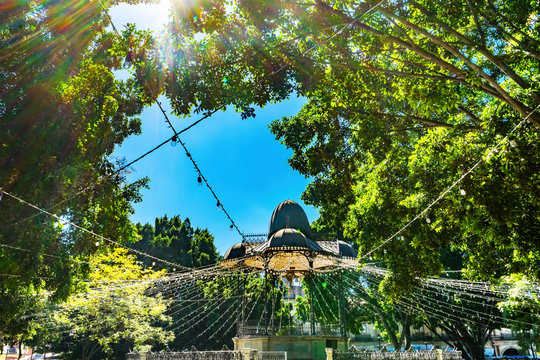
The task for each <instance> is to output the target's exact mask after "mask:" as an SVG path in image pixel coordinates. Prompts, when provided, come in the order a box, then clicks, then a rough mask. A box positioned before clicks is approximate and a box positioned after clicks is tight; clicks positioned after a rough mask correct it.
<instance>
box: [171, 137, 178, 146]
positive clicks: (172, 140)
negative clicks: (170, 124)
mask: <svg viewBox="0 0 540 360" xmlns="http://www.w3.org/2000/svg"><path fill="white" fill-rule="evenodd" d="M177 142H178V137H176V135H174V136H173V137H172V139H171V146H172V147H175V146H176V143H177Z"/></svg>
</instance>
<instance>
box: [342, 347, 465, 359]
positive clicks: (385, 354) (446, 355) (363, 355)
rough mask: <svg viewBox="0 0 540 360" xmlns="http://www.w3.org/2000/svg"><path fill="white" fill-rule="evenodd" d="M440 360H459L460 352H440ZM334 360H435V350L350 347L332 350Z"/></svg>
mask: <svg viewBox="0 0 540 360" xmlns="http://www.w3.org/2000/svg"><path fill="white" fill-rule="evenodd" d="M441 354H442V360H461V358H462V357H461V351H442V352H441ZM333 359H334V360H437V351H436V350H417V351H415V350H412V349H411V350H406V351H388V350H386V349H383V350H381V351H369V350H358V349H356V348H355V347H354V346H351V347H350V348H349V350H346V351H340V350H334V356H333Z"/></svg>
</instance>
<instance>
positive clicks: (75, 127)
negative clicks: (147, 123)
mask: <svg viewBox="0 0 540 360" xmlns="http://www.w3.org/2000/svg"><path fill="white" fill-rule="evenodd" d="M109 5H110V4H108V3H107V2H104V3H103V4H101V3H100V2H99V1H96V2H80V1H47V2H44V1H37V2H21V1H14V0H8V1H7V2H3V3H2V13H1V14H0V24H1V25H0V59H1V61H0V134H1V135H0V187H1V188H2V189H4V190H6V191H8V192H10V193H13V194H15V195H18V196H20V197H21V198H23V199H25V200H27V201H29V202H31V203H34V204H36V205H37V206H39V207H42V208H45V209H48V210H49V211H52V212H54V213H55V214H58V215H59V216H61V217H62V218H63V219H66V220H69V221H72V222H74V223H76V224H78V225H79V226H81V227H84V228H87V229H89V230H91V231H94V232H96V233H99V234H100V235H102V236H105V237H109V238H112V239H115V240H117V241H125V242H129V241H131V240H133V239H134V238H135V235H136V231H135V228H134V226H133V224H132V223H131V222H130V221H129V215H130V214H131V213H132V212H133V208H132V203H133V202H136V201H140V195H139V189H140V188H141V187H142V186H145V185H146V182H147V180H146V179H142V180H139V181H136V182H135V183H133V184H128V183H126V180H125V172H115V169H116V168H117V167H118V166H121V165H122V163H123V162H122V161H121V160H119V161H115V160H114V159H111V158H110V156H111V154H112V152H113V151H114V148H115V146H116V145H117V144H120V143H121V142H122V141H123V140H124V139H125V138H126V137H127V136H129V135H132V134H137V133H139V132H140V120H139V119H138V117H137V116H138V114H139V113H140V112H141V110H142V107H143V106H144V104H145V102H144V101H143V100H141V97H140V90H139V89H138V87H137V84H136V83H135V82H134V81H133V80H126V81H120V80H117V79H115V77H114V75H113V71H114V70H117V69H118V68H119V67H120V66H121V64H122V58H121V57H119V56H118V54H115V53H113V52H112V51H110V50H111V49H113V48H114V45H113V44H115V43H117V42H119V39H118V37H116V36H115V35H113V34H111V33H109V32H107V30H106V25H107V22H108V19H107V16H106V14H105V11H106V10H107V9H108V6H109ZM0 243H1V244H2V246H1V247H0V273H1V274H2V275H1V276H2V281H1V282H0V315H1V316H2V319H3V323H4V324H6V325H5V327H3V328H2V330H1V331H0V333H1V336H3V337H5V338H15V337H17V336H18V334H22V333H25V332H26V331H27V330H28V329H26V327H27V326H28V325H29V324H28V322H27V321H21V320H20V319H21V318H23V319H24V316H23V315H24V313H25V312H26V311H27V310H28V309H31V308H33V307H35V306H38V305H39V297H40V296H41V295H42V293H43V292H44V291H52V292H53V294H54V295H53V299H55V300H62V299H65V298H66V297H67V296H68V295H69V294H70V292H71V291H72V290H73V281H72V279H73V278H74V277H84V275H85V273H86V272H87V271H88V270H89V268H88V266H87V265H86V264H84V263H81V262H78V261H77V260H84V259H88V258H89V256H90V255H92V254H93V253H95V252H96V251H98V250H99V249H100V248H101V247H102V246H103V244H102V243H99V242H98V243H97V245H96V238H94V237H93V236H90V235H88V234H86V233H83V232H81V231H78V230H77V229H75V228H73V227H69V226H67V227H64V226H62V224H60V223H59V222H57V221H56V219H54V218H52V217H48V216H47V215H45V214H42V213H39V212H37V211H36V210H35V209H33V208H31V207H28V206H26V205H24V204H21V203H19V202H18V201H16V200H14V199H12V198H10V197H8V196H4V197H2V198H1V199H0ZM21 249H23V250H21ZM32 299H33V300H32Z"/></svg>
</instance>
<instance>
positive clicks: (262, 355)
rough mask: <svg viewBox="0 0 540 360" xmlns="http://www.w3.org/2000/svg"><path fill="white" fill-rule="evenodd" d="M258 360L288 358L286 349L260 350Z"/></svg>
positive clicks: (282, 359)
mask: <svg viewBox="0 0 540 360" xmlns="http://www.w3.org/2000/svg"><path fill="white" fill-rule="evenodd" d="M256 360H287V352H286V351H258V352H257V356H256Z"/></svg>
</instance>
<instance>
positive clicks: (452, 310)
mask: <svg viewBox="0 0 540 360" xmlns="http://www.w3.org/2000/svg"><path fill="white" fill-rule="evenodd" d="M367 281H368V282H369V280H367ZM371 284H372V285H375V286H377V287H378V286H379V284H380V281H378V282H376V283H371ZM435 294H436V295H439V296H440V295H441V293H435ZM468 296H471V295H470V294H468ZM411 297H412V298H414V299H417V300H418V301H420V300H419V298H420V299H422V300H424V301H426V302H427V303H429V304H432V303H433V302H434V303H436V304H437V305H438V306H439V307H441V308H443V309H448V311H447V312H446V313H447V314H448V315H450V314H453V315H455V314H456V311H460V312H462V313H465V314H468V315H469V317H467V318H464V319H469V318H470V317H471V316H472V317H474V316H476V317H478V318H490V319H493V318H495V319H498V320H499V321H501V322H505V321H507V322H510V323H516V324H524V325H527V326H531V325H532V324H530V323H527V322H523V321H520V320H514V319H509V318H505V317H502V316H499V315H496V314H493V312H492V311H485V312H484V311H478V310H475V309H471V308H468V307H466V306H459V305H457V304H452V303H449V302H444V301H441V300H438V299H435V298H432V297H426V296H424V295H421V294H419V293H418V292H413V293H411V294H410V295H409V297H407V298H404V297H402V299H405V300H406V301H412V300H410V299H411ZM497 300H499V301H500V300H501V299H500V298H498V299H497ZM467 301H468V300H467ZM478 304H480V305H483V306H484V307H487V306H486V305H487V304H486V303H478ZM424 305H426V304H424ZM426 306H428V305H426ZM491 308H492V309H497V310H498V308H497V307H491ZM439 310H440V311H444V310H442V309H439Z"/></svg>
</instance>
